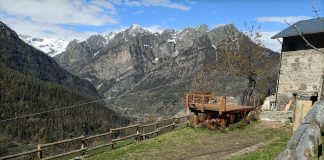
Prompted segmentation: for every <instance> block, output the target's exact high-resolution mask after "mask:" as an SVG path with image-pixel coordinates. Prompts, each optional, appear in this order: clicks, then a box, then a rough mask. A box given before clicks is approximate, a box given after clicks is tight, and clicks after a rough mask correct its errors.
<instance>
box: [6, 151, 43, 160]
mask: <svg viewBox="0 0 324 160" xmlns="http://www.w3.org/2000/svg"><path fill="white" fill-rule="evenodd" d="M40 151H42V149H35V150H31V151H27V152H23V153H17V154H13V155H9V156H5V157H0V160H7V159H12V158H16V157H20V156H24V155H29V154H34V153H39V152H40Z"/></svg>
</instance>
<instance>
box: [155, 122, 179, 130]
mask: <svg viewBox="0 0 324 160" xmlns="http://www.w3.org/2000/svg"><path fill="white" fill-rule="evenodd" d="M174 125H175V123H172V124H170V125H166V126H163V127H159V128H158V129H159V130H162V129H165V128H169V127H172V126H174Z"/></svg>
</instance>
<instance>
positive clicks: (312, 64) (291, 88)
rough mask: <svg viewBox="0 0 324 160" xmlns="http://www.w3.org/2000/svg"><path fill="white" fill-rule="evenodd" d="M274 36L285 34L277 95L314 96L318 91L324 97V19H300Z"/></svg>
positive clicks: (319, 96)
mask: <svg viewBox="0 0 324 160" xmlns="http://www.w3.org/2000/svg"><path fill="white" fill-rule="evenodd" d="M296 29H297V30H298V31H299V32H300V33H302V35H303V36H304V38H306V39H307V40H308V42H309V43H310V44H312V45H313V46H314V47H316V48H318V49H319V50H320V51H318V50H316V49H314V48H312V47H311V46H310V45H308V44H307V43H306V42H305V40H304V39H303V38H302V36H300V34H299V33H298V31H297V30H296ZM272 38H273V39H275V38H283V44H282V58H281V68H280V75H279V80H278V91H277V95H287V96H288V97H289V99H292V98H293V97H294V96H295V95H297V96H298V97H301V98H302V99H310V98H311V96H314V95H316V94H318V99H324V85H323V83H324V21H322V20H321V19H319V18H316V19H309V20H303V21H299V22H297V23H295V24H293V25H292V26H290V27H288V28H286V29H285V30H283V31H281V32H279V33H278V34H276V35H275V36H273V37H272Z"/></svg>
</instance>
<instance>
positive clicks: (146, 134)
mask: <svg viewBox="0 0 324 160" xmlns="http://www.w3.org/2000/svg"><path fill="white" fill-rule="evenodd" d="M157 132H160V130H155V131H153V132H149V133H145V134H142V135H141V136H148V135H151V134H154V133H157Z"/></svg>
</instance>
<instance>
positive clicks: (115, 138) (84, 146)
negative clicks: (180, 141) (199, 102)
mask: <svg viewBox="0 0 324 160" xmlns="http://www.w3.org/2000/svg"><path fill="white" fill-rule="evenodd" d="M181 120H182V121H181ZM184 124H186V125H187V126H188V124H189V116H182V117H172V118H166V119H161V120H159V121H157V122H154V123H150V124H143V125H140V124H135V125H130V126H125V127H119V128H112V129H110V131H109V132H106V133H101V134H97V135H92V136H84V135H81V136H79V137H75V138H70V139H65V140H61V141H56V142H52V143H46V144H38V146H37V149H35V150H31V151H27V152H22V153H17V154H13V155H8V156H5V157H0V160H9V159H14V158H18V157H22V156H27V155H35V154H37V159H39V160H50V159H56V158H60V157H64V156H69V155H73V154H78V155H79V156H82V157H85V156H87V155H86V153H87V152H89V151H93V150H96V149H100V148H104V147H108V146H111V149H115V148H117V147H116V146H115V145H116V143H117V142H119V141H123V140H126V139H130V138H132V139H133V140H134V142H138V141H140V140H144V139H147V138H150V136H151V135H154V134H155V135H159V134H160V133H162V131H164V132H163V133H165V132H166V131H165V130H167V129H172V130H173V129H175V128H176V127H177V126H180V125H184ZM145 129H148V131H145ZM100 137H107V138H108V140H106V141H105V142H106V143H104V144H100V145H95V146H88V143H87V142H89V141H91V140H95V139H96V138H100ZM66 143H77V144H78V145H79V147H78V148H77V149H74V150H71V151H63V152H61V153H58V154H55V155H50V156H46V155H45V154H44V151H46V149H48V148H49V147H53V146H57V145H61V144H66ZM126 145H128V144H126Z"/></svg>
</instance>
